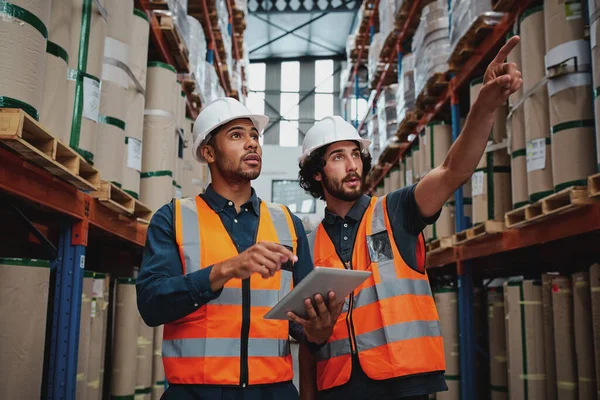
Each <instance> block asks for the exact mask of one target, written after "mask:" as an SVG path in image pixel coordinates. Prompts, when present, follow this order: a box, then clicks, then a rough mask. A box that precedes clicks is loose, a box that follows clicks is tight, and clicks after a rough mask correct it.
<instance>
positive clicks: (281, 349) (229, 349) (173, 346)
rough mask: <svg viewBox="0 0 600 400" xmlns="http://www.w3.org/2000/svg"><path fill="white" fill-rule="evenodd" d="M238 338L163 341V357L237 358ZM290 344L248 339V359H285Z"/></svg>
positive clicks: (285, 341) (278, 341) (272, 340)
mask: <svg viewBox="0 0 600 400" xmlns="http://www.w3.org/2000/svg"><path fill="white" fill-rule="evenodd" d="M241 345H242V344H241V340H240V338H223V339H215V338H210V339H207V338H194V339H175V340H164V341H163V347H162V354H163V357H239V356H240V348H241ZM289 355H290V343H289V341H287V340H279V339H256V338H250V339H248V356H249V357H287V356H289Z"/></svg>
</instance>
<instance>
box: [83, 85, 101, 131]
mask: <svg viewBox="0 0 600 400" xmlns="http://www.w3.org/2000/svg"><path fill="white" fill-rule="evenodd" d="M99 112H100V82H96V81H95V80H93V79H90V78H88V77H85V76H84V77H83V117H84V118H87V119H90V120H92V121H94V122H96V123H97V122H98V114H99Z"/></svg>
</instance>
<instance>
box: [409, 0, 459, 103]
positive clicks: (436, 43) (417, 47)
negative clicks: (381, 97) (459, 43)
mask: <svg viewBox="0 0 600 400" xmlns="http://www.w3.org/2000/svg"><path fill="white" fill-rule="evenodd" d="M448 28H449V20H448V2H447V1H446V0H436V1H434V2H432V3H430V4H428V5H426V6H425V7H424V8H423V11H422V14H421V22H420V23H419V26H418V28H417V30H416V32H415V36H414V38H413V45H412V53H413V54H414V57H415V58H414V59H415V93H416V94H417V95H418V94H420V93H421V92H422V91H423V89H424V88H425V85H426V83H427V80H428V79H429V78H431V77H433V76H434V75H435V74H437V73H446V72H447V71H448V56H449V55H450V52H449V44H450V41H449V38H448Z"/></svg>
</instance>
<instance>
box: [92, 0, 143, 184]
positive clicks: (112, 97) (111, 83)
mask: <svg viewBox="0 0 600 400" xmlns="http://www.w3.org/2000/svg"><path fill="white" fill-rule="evenodd" d="M104 5H105V7H106V13H107V30H106V40H105V41H104V65H103V66H102V86H101V94H100V111H99V112H100V114H99V117H98V136H97V138H96V154H95V156H94V163H95V165H96V167H97V168H98V170H99V171H100V173H101V174H102V179H104V180H107V181H111V182H113V183H115V184H116V185H117V186H120V187H121V186H122V185H123V174H124V171H125V166H124V161H125V152H126V150H127V144H126V143H125V137H126V134H125V130H126V122H125V121H126V119H127V106H128V99H129V97H128V92H129V81H130V78H129V76H128V75H127V72H126V67H127V65H128V62H129V52H130V50H129V41H130V38H131V34H132V33H133V32H132V26H133V18H134V16H133V0H125V1H124V0H104ZM115 64H117V65H115Z"/></svg>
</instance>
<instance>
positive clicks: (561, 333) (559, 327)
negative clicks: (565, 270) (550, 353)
mask: <svg viewBox="0 0 600 400" xmlns="http://www.w3.org/2000/svg"><path fill="white" fill-rule="evenodd" d="M552 311H553V314H554V348H555V351H556V384H557V388H558V398H559V399H560V400H563V399H564V400H569V399H573V400H575V399H578V398H579V395H578V390H577V357H576V353H575V333H574V326H573V324H574V321H573V289H572V285H571V279H569V278H567V277H564V276H557V277H554V278H553V279H552Z"/></svg>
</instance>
